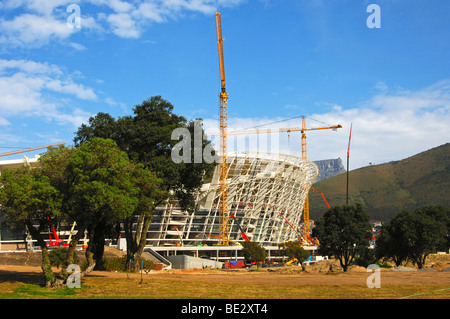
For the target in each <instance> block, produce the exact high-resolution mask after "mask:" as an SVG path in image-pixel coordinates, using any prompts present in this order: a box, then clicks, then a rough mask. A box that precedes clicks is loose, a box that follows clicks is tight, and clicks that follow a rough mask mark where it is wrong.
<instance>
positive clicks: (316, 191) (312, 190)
mask: <svg viewBox="0 0 450 319" xmlns="http://www.w3.org/2000/svg"><path fill="white" fill-rule="evenodd" d="M311 192H315V193H320V195H322V198H323V200H324V201H325V204H327V206H328V209H331V207H330V205H329V204H328V202H327V200H326V198H325V196H324V195H323V193H322V192H321V191H318V190H317V189H311Z"/></svg>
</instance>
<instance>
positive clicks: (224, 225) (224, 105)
mask: <svg viewBox="0 0 450 319" xmlns="http://www.w3.org/2000/svg"><path fill="white" fill-rule="evenodd" d="M215 17H216V33H217V48H218V51H219V67H220V94H219V99H220V114H219V115H220V148H221V151H222V160H221V161H220V166H219V169H220V180H219V182H220V186H221V192H220V198H219V245H221V246H228V245H229V241H230V234H229V215H230V212H229V209H228V163H227V158H228V145H227V131H228V110H227V109H228V94H227V91H226V84H225V64H224V60H223V37H222V22H221V17H220V13H219V11H217V12H216V14H215Z"/></svg>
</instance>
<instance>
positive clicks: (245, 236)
mask: <svg viewBox="0 0 450 319" xmlns="http://www.w3.org/2000/svg"><path fill="white" fill-rule="evenodd" d="M230 217H231V218H233V219H234V220H236V216H234V214H231V215H230ZM236 225H238V227H239V231H240V232H241V236H242V238H244V240H245V241H249V239H248V237H247V235H246V234H245V233H244V231H243V230H242V228H241V225H240V224H239V223H238V222H237V220H236Z"/></svg>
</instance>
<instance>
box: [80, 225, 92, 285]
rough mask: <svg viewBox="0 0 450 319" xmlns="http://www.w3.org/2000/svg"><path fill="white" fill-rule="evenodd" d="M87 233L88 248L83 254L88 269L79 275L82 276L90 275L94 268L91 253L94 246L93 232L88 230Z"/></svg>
mask: <svg viewBox="0 0 450 319" xmlns="http://www.w3.org/2000/svg"><path fill="white" fill-rule="evenodd" d="M88 233H89V236H88V237H89V242H88V246H87V248H86V253H85V256H86V261H87V263H88V267H87V268H86V270H85V271H83V272H82V273H81V275H82V276H84V275H86V274H88V273H90V272H91V271H92V270H93V269H94V267H95V260H94V253H93V251H92V250H93V246H94V240H93V238H94V230H93V229H90V230H88Z"/></svg>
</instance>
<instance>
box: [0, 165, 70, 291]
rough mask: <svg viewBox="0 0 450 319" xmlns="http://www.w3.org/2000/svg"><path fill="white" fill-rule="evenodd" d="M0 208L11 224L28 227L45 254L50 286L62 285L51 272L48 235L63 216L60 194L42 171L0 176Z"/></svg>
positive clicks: (21, 170)
mask: <svg viewBox="0 0 450 319" xmlns="http://www.w3.org/2000/svg"><path fill="white" fill-rule="evenodd" d="M0 184H1V185H2V187H0V207H1V208H2V209H1V212H2V214H3V215H4V217H5V220H6V221H7V223H8V224H9V225H10V226H12V227H15V228H22V229H23V228H26V229H27V230H28V231H29V233H30V234H31V237H32V238H33V239H34V240H36V241H37V243H38V245H39V247H40V248H41V251H42V266H41V267H42V271H43V273H44V276H45V282H46V286H57V285H60V284H61V282H62V281H61V280H59V279H58V278H57V277H56V276H55V274H54V273H53V271H52V269H51V264H50V258H49V251H48V248H47V244H46V242H45V236H44V234H43V233H44V232H47V233H48V232H49V231H50V227H51V226H52V224H51V223H52V222H55V220H56V219H57V218H58V217H59V216H60V213H61V209H60V208H61V202H60V198H59V194H58V191H57V190H56V189H55V188H54V187H53V186H52V185H51V184H50V180H49V179H48V177H47V176H45V175H42V174H41V171H40V170H38V169H36V170H31V168H30V167H28V166H25V167H22V168H19V169H16V170H6V171H5V172H3V173H2V175H1V176H0Z"/></svg>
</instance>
